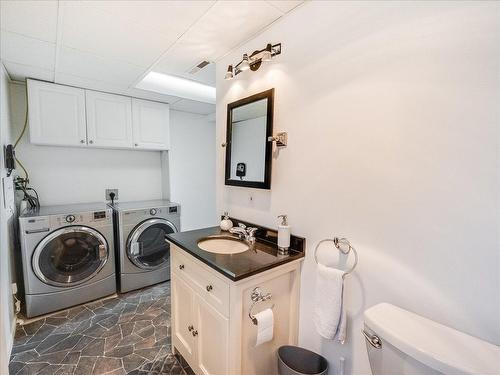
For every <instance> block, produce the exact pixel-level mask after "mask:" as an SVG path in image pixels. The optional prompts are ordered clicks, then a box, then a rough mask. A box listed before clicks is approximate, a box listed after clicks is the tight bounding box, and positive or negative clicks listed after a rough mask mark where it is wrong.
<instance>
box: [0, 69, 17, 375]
mask: <svg viewBox="0 0 500 375" xmlns="http://www.w3.org/2000/svg"><path fill="white" fill-rule="evenodd" d="M8 89H9V79H8V76H7V72H6V71H5V69H4V67H3V64H2V63H1V62H0V147H1V151H0V178H1V180H2V181H0V186H1V187H0V191H1V195H2V197H1V199H0V374H7V373H8V369H7V365H8V363H9V356H10V350H11V348H12V339H13V335H12V333H13V329H14V327H15V315H14V307H13V301H12V294H11V286H10V284H11V275H12V271H11V265H12V260H11V254H12V247H13V225H12V220H13V214H14V210H13V208H14V199H13V197H14V196H13V194H12V189H13V186H12V177H7V171H6V169H5V160H4V146H5V145H7V144H9V143H11V142H12V141H11V135H10V128H9V118H10V111H9V91H8ZM9 189H10V190H11V193H10V194H9V193H8V192H7V190H9ZM9 197H10V198H9Z"/></svg>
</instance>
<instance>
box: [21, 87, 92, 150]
mask: <svg viewBox="0 0 500 375" xmlns="http://www.w3.org/2000/svg"><path fill="white" fill-rule="evenodd" d="M28 104H29V117H28V118H29V125H30V141H31V143H35V144H39V145H54V146H76V147H84V146H87V128H86V127H87V125H86V119H85V90H83V89H79V88H75V87H70V86H61V85H54V84H52V83H47V82H41V81H33V80H28Z"/></svg>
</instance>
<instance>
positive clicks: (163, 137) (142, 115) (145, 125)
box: [132, 99, 170, 150]
mask: <svg viewBox="0 0 500 375" xmlns="http://www.w3.org/2000/svg"><path fill="white" fill-rule="evenodd" d="M132 115H133V128H134V148H139V149H146V150H168V149H169V148H170V109H169V106H168V104H165V103H158V102H150V101H148V100H141V99H132Z"/></svg>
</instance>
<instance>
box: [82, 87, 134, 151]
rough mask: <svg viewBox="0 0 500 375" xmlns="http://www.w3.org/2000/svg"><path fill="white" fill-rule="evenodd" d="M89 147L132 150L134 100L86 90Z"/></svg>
mask: <svg viewBox="0 0 500 375" xmlns="http://www.w3.org/2000/svg"><path fill="white" fill-rule="evenodd" d="M85 97H86V102H87V105H86V108H87V132H88V145H89V146H91V147H112V148H132V99H131V98H129V97H126V96H121V95H113V94H107V93H104V92H98V91H89V90H85Z"/></svg>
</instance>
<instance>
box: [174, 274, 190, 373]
mask: <svg viewBox="0 0 500 375" xmlns="http://www.w3.org/2000/svg"><path fill="white" fill-rule="evenodd" d="M171 283H172V284H171V285H172V332H173V334H172V336H173V343H174V345H175V347H176V348H177V350H178V351H179V352H180V353H181V354H182V356H183V357H184V359H185V360H186V361H188V363H190V364H192V363H195V346H194V339H195V336H194V335H193V331H195V326H196V323H195V319H194V298H195V297H194V296H195V294H194V291H193V289H191V288H190V287H189V285H187V284H186V282H185V281H183V280H182V279H181V278H180V277H179V276H178V275H177V274H176V273H175V272H174V273H172V281H171Z"/></svg>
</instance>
